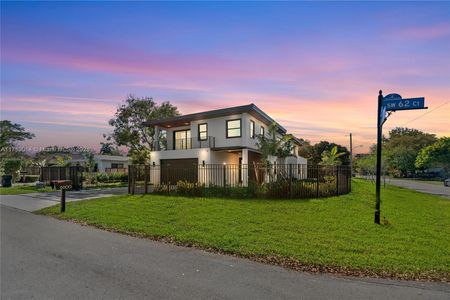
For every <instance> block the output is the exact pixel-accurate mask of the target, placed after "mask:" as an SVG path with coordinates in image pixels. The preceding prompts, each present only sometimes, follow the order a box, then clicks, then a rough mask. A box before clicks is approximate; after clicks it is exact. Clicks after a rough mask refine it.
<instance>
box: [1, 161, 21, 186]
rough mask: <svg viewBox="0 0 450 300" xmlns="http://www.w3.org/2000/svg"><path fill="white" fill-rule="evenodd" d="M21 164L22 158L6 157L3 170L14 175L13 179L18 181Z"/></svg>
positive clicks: (6, 173)
mask: <svg viewBox="0 0 450 300" xmlns="http://www.w3.org/2000/svg"><path fill="white" fill-rule="evenodd" d="M21 165H22V162H21V161H20V159H5V160H4V161H3V171H4V173H5V175H12V177H13V181H16V180H17V178H19V172H20V167H21Z"/></svg>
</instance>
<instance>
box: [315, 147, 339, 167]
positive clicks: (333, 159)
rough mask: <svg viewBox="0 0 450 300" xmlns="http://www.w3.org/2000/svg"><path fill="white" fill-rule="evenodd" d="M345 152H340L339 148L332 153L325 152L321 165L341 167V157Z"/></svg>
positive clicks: (335, 148) (334, 148)
mask: <svg viewBox="0 0 450 300" xmlns="http://www.w3.org/2000/svg"><path fill="white" fill-rule="evenodd" d="M344 154H345V152H338V148H337V146H334V147H333V148H332V149H331V151H329V150H325V151H323V152H322V161H321V162H320V163H319V164H320V165H322V166H340V165H341V164H342V162H341V160H340V159H339V157H341V156H342V155H344Z"/></svg>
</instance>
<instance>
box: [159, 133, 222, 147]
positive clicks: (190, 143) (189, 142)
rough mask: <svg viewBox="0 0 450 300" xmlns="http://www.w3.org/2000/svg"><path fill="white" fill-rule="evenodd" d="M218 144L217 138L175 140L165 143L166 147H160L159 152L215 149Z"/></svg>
mask: <svg viewBox="0 0 450 300" xmlns="http://www.w3.org/2000/svg"><path fill="white" fill-rule="evenodd" d="M215 144H216V140H215V137H213V136H208V137H207V138H206V139H203V140H200V139H199V138H198V137H191V138H185V139H175V140H170V141H165V145H160V147H159V148H158V150H186V149H199V148H214V147H215Z"/></svg>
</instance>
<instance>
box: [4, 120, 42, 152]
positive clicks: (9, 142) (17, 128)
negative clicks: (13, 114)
mask: <svg viewBox="0 0 450 300" xmlns="http://www.w3.org/2000/svg"><path fill="white" fill-rule="evenodd" d="M32 138H34V134H33V133H30V132H28V131H26V130H25V128H24V127H23V126H22V125H20V124H17V123H12V122H11V121H8V120H1V121H0V150H1V151H2V152H3V151H7V150H8V149H7V148H14V147H15V146H16V143H17V142H20V141H24V140H28V139H32Z"/></svg>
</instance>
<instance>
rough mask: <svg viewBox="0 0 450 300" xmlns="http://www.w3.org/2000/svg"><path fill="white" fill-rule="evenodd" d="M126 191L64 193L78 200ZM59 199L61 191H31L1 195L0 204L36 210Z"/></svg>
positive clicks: (104, 190)
mask: <svg viewBox="0 0 450 300" xmlns="http://www.w3.org/2000/svg"><path fill="white" fill-rule="evenodd" d="M126 193H127V188H126V187H119V188H107V189H92V190H81V191H68V192H67V193H66V201H67V202H72V201H80V200H88V199H95V198H102V197H109V196H114V195H124V194H126ZM60 200H61V192H60V191H57V192H48V193H31V194H20V195H1V196H0V204H1V205H5V206H9V207H14V208H17V209H21V210H26V211H36V210H39V209H42V208H45V207H49V206H53V205H56V204H58V203H59V202H60Z"/></svg>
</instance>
